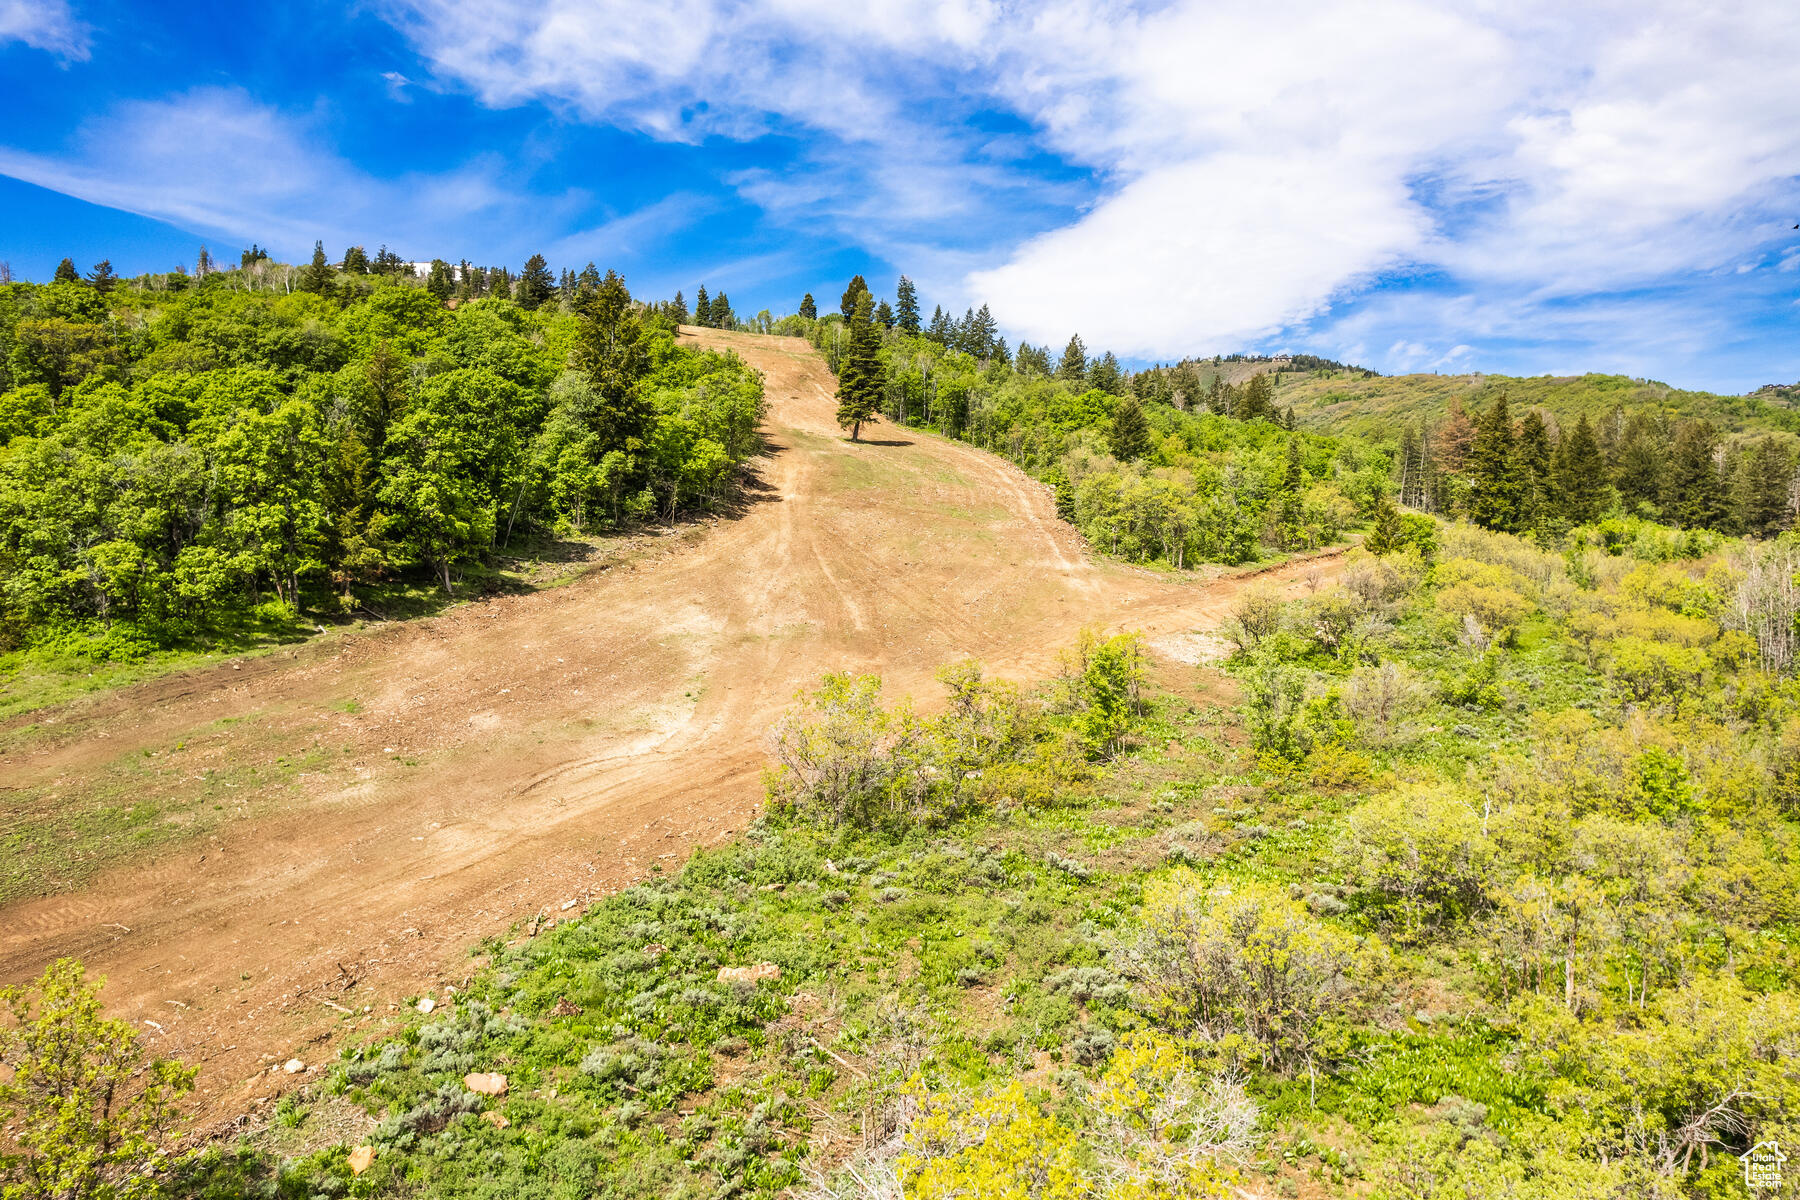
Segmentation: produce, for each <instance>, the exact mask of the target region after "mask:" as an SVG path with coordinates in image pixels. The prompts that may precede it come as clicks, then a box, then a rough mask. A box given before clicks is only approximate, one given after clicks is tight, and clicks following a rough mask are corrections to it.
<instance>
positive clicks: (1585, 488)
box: [1556, 413, 1606, 525]
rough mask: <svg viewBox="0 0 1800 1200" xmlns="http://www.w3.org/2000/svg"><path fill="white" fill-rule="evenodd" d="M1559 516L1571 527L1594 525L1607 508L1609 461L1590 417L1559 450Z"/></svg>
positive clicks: (1577, 424)
mask: <svg viewBox="0 0 1800 1200" xmlns="http://www.w3.org/2000/svg"><path fill="white" fill-rule="evenodd" d="M1556 502H1557V512H1558V513H1559V515H1560V516H1561V517H1562V519H1563V520H1564V521H1567V522H1568V523H1569V524H1571V525H1591V524H1593V522H1594V521H1596V520H1598V519H1599V517H1600V513H1601V511H1602V510H1603V509H1604V508H1605V507H1606V461H1605V459H1603V458H1602V457H1601V455H1600V443H1599V441H1598V440H1597V439H1596V438H1595V437H1594V427H1593V426H1592V425H1590V424H1588V419H1587V414H1586V413H1583V414H1582V415H1581V419H1580V420H1578V421H1576V422H1575V428H1574V429H1573V430H1570V431H1569V432H1567V433H1564V434H1563V436H1562V440H1561V441H1560V442H1559V443H1558V444H1557V447H1556Z"/></svg>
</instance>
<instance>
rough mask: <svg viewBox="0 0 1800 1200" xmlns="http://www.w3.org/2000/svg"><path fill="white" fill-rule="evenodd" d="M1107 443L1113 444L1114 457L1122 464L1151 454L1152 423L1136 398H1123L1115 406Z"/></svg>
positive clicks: (1129, 396) (1128, 396)
mask: <svg viewBox="0 0 1800 1200" xmlns="http://www.w3.org/2000/svg"><path fill="white" fill-rule="evenodd" d="M1107 441H1108V442H1109V443H1111V446H1112V452H1113V457H1114V458H1116V459H1118V460H1119V461H1120V462H1135V461H1136V460H1138V459H1140V458H1142V457H1143V456H1144V455H1146V454H1148V453H1149V452H1150V422H1149V421H1148V420H1147V419H1146V418H1145V416H1144V406H1143V405H1142V404H1139V403H1138V398H1137V397H1136V396H1132V395H1125V396H1121V397H1119V400H1118V402H1117V403H1116V404H1115V405H1113V418H1112V428H1111V429H1110V430H1109V431H1108V434H1107Z"/></svg>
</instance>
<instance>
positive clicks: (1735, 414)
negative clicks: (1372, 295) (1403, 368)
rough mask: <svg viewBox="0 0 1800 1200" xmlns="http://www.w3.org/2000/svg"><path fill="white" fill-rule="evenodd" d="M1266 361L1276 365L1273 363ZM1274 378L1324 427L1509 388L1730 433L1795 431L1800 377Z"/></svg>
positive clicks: (1391, 416)
mask: <svg viewBox="0 0 1800 1200" xmlns="http://www.w3.org/2000/svg"><path fill="white" fill-rule="evenodd" d="M1268 369H1271V370H1276V371H1279V370H1280V368H1279V367H1277V366H1276V365H1275V364H1274V363H1270V364H1268ZM1273 382H1274V383H1275V385H1276V387H1275V403H1276V405H1277V406H1279V407H1282V408H1286V407H1289V406H1292V408H1293V410H1294V419H1295V421H1296V422H1297V423H1299V424H1300V425H1303V426H1313V427H1320V426H1324V427H1329V428H1331V429H1333V430H1342V431H1344V432H1349V433H1363V434H1381V433H1387V432H1392V431H1397V430H1398V429H1399V428H1401V427H1402V426H1404V425H1409V424H1413V423H1416V422H1418V421H1419V420H1421V419H1426V420H1437V419H1438V418H1440V417H1442V416H1443V415H1444V413H1445V412H1446V411H1447V410H1448V408H1449V405H1450V401H1451V400H1452V399H1453V398H1460V399H1461V400H1462V402H1463V406H1464V407H1465V408H1467V409H1470V410H1471V411H1473V410H1474V409H1476V408H1479V407H1485V406H1486V405H1487V404H1488V403H1489V402H1490V401H1491V400H1492V398H1493V397H1494V396H1495V395H1497V394H1498V393H1499V392H1501V391H1504V392H1505V393H1506V397H1507V401H1508V403H1510V404H1511V405H1512V406H1513V409H1514V411H1515V412H1517V411H1519V410H1521V409H1525V408H1541V409H1542V410H1543V411H1544V412H1546V413H1548V414H1551V415H1552V416H1555V417H1557V418H1559V419H1567V420H1570V421H1573V420H1575V419H1576V418H1578V417H1579V416H1581V414H1583V413H1586V414H1587V416H1588V417H1589V419H1590V420H1595V421H1598V419H1599V418H1600V417H1602V416H1604V415H1605V414H1606V413H1607V412H1609V411H1610V410H1611V409H1612V408H1613V406H1614V405H1621V406H1623V407H1624V408H1625V410H1626V411H1627V412H1637V411H1650V412H1665V413H1668V414H1670V415H1672V416H1681V417H1704V418H1706V419H1708V420H1710V421H1712V422H1713V423H1714V424H1715V425H1717V426H1719V428H1720V429H1722V430H1724V431H1726V432H1730V433H1760V432H1766V431H1772V430H1780V431H1786V432H1788V433H1796V434H1800V385H1794V386H1790V387H1782V386H1775V385H1771V386H1770V387H1766V388H1763V389H1761V390H1759V391H1757V392H1755V393H1752V394H1751V395H1748V396H1722V395H1718V394H1716V393H1714V392H1690V391H1683V390H1682V389H1680V388H1673V387H1670V386H1669V385H1668V384H1666V383H1657V382H1654V381H1652V380H1645V379H1632V378H1629V377H1627V376H1624V375H1565V376H1557V375H1534V376H1530V377H1525V378H1521V377H1517V376H1509V375H1391V376H1381V375H1375V376H1366V375H1364V374H1362V373H1361V372H1347V371H1308V372H1305V373H1300V372H1293V371H1282V372H1281V374H1280V375H1279V376H1278V377H1276V378H1275V379H1274V380H1273Z"/></svg>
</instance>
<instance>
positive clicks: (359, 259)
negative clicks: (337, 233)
mask: <svg viewBox="0 0 1800 1200" xmlns="http://www.w3.org/2000/svg"><path fill="white" fill-rule="evenodd" d="M463 262H464V265H465V266H466V265H467V263H468V260H467V259H464V260H463ZM368 273H369V256H368V253H367V252H366V251H364V250H363V248H362V247H361V246H352V247H350V248H349V249H348V250H346V251H344V274H346V275H367V274H368ZM465 273H466V272H465Z"/></svg>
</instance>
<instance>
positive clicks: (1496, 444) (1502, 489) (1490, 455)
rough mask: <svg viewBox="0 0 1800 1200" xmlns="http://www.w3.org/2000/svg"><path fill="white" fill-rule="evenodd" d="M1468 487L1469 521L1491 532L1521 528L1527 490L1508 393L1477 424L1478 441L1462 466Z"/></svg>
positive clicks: (1497, 398)
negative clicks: (1522, 474)
mask: <svg viewBox="0 0 1800 1200" xmlns="http://www.w3.org/2000/svg"><path fill="white" fill-rule="evenodd" d="M1463 470H1464V474H1465V475H1466V476H1467V478H1468V484H1469V519H1470V520H1471V521H1473V522H1475V523H1476V524H1477V525H1481V526H1484V527H1486V528H1488V529H1499V530H1502V531H1505V532H1511V531H1513V530H1515V529H1517V528H1518V527H1519V518H1520V511H1521V509H1522V507H1523V503H1524V494H1523V493H1524V488H1523V486H1522V484H1521V481H1520V477H1519V464H1518V459H1517V454H1516V446H1515V439H1514V435H1513V423H1512V414H1511V413H1510V412H1509V411H1508V410H1507V406H1506V393H1504V392H1502V393H1501V394H1500V395H1498V396H1496V397H1494V402H1493V403H1492V404H1490V405H1489V406H1488V408H1487V410H1486V411H1485V412H1483V413H1482V414H1481V416H1480V417H1479V418H1478V419H1477V420H1476V422H1475V440H1474V442H1473V444H1472V445H1471V446H1470V448H1469V457H1468V461H1467V462H1466V463H1464V466H1463Z"/></svg>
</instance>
